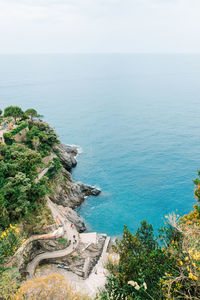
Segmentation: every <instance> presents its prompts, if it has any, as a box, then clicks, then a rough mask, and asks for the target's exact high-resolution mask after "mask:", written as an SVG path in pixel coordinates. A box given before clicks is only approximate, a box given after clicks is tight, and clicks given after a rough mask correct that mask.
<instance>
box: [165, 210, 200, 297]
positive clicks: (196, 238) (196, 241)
mask: <svg viewBox="0 0 200 300" xmlns="http://www.w3.org/2000/svg"><path fill="white" fill-rule="evenodd" d="M199 221H200V220H199V213H198V209H197V206H196V205H195V206H194V211H192V212H191V213H190V214H188V215H185V216H184V217H182V218H180V219H178V217H177V216H176V215H175V214H173V215H169V216H168V222H169V223H170V225H171V226H172V227H173V228H174V229H175V230H176V232H179V236H180V238H179V239H178V240H175V239H172V240H171V241H170V243H169V244H168V248H167V250H168V252H169V253H171V255H173V257H174V258H175V260H176V265H177V269H178V272H176V273H175V272H174V270H173V269H172V270H171V272H169V273H166V274H165V277H164V278H163V279H162V280H161V283H162V285H163V291H164V292H165V297H166V299H172V298H175V299H177V298H181V299H199V298H200V226H199Z"/></svg>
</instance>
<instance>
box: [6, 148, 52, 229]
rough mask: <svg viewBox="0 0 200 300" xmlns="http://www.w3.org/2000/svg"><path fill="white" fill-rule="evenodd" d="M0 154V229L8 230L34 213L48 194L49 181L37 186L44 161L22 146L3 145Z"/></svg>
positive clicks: (43, 180)
mask: <svg viewBox="0 0 200 300" xmlns="http://www.w3.org/2000/svg"><path fill="white" fill-rule="evenodd" d="M0 154H1V155H2V157H3V158H2V159H1V161H0V204H1V211H0V227H3V228H5V227H7V226H8V225H9V223H11V221H12V222H13V221H18V220H19V219H20V218H21V217H22V216H24V215H26V214H27V213H28V211H29V210H34V209H35V201H36V200H38V199H40V198H42V197H44V195H45V193H46V181H45V179H42V180H40V181H39V182H38V183H36V182H35V178H37V176H38V172H37V168H38V167H39V166H41V164H42V160H41V156H40V154H39V153H37V152H35V151H34V150H31V149H28V148H27V147H25V146H23V145H15V144H13V145H11V146H6V145H4V146H1V147H0Z"/></svg>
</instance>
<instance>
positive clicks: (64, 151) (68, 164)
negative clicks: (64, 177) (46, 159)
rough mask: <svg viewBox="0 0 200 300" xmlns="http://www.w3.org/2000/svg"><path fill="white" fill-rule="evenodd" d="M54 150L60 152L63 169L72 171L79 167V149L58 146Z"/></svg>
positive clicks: (62, 145)
mask: <svg viewBox="0 0 200 300" xmlns="http://www.w3.org/2000/svg"><path fill="white" fill-rule="evenodd" d="M54 149H56V150H58V151H59V158H60V162H61V163H62V165H63V167H64V168H65V169H66V170H67V171H70V170H71V169H72V168H74V167H75V166H76V165H77V161H76V158H75V157H76V155H77V154H78V148H77V147H75V146H70V145H64V144H57V145H56V146H55V147H54Z"/></svg>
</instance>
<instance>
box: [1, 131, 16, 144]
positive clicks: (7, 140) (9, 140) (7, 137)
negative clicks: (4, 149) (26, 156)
mask: <svg viewBox="0 0 200 300" xmlns="http://www.w3.org/2000/svg"><path fill="white" fill-rule="evenodd" d="M3 137H4V141H5V143H6V144H7V145H12V144H13V143H14V139H13V138H12V134H11V133H10V132H5V133H4V134H3Z"/></svg>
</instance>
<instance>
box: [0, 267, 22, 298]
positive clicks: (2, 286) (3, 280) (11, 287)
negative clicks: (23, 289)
mask: <svg viewBox="0 0 200 300" xmlns="http://www.w3.org/2000/svg"><path fill="white" fill-rule="evenodd" d="M19 280H20V274H19V271H18V269H16V268H12V269H6V270H4V271H3V272H2V273H1V274H0V297H1V299H9V300H10V299H12V296H13V295H14V294H15V293H16V291H17V290H18V288H19V286H20V284H19Z"/></svg>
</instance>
